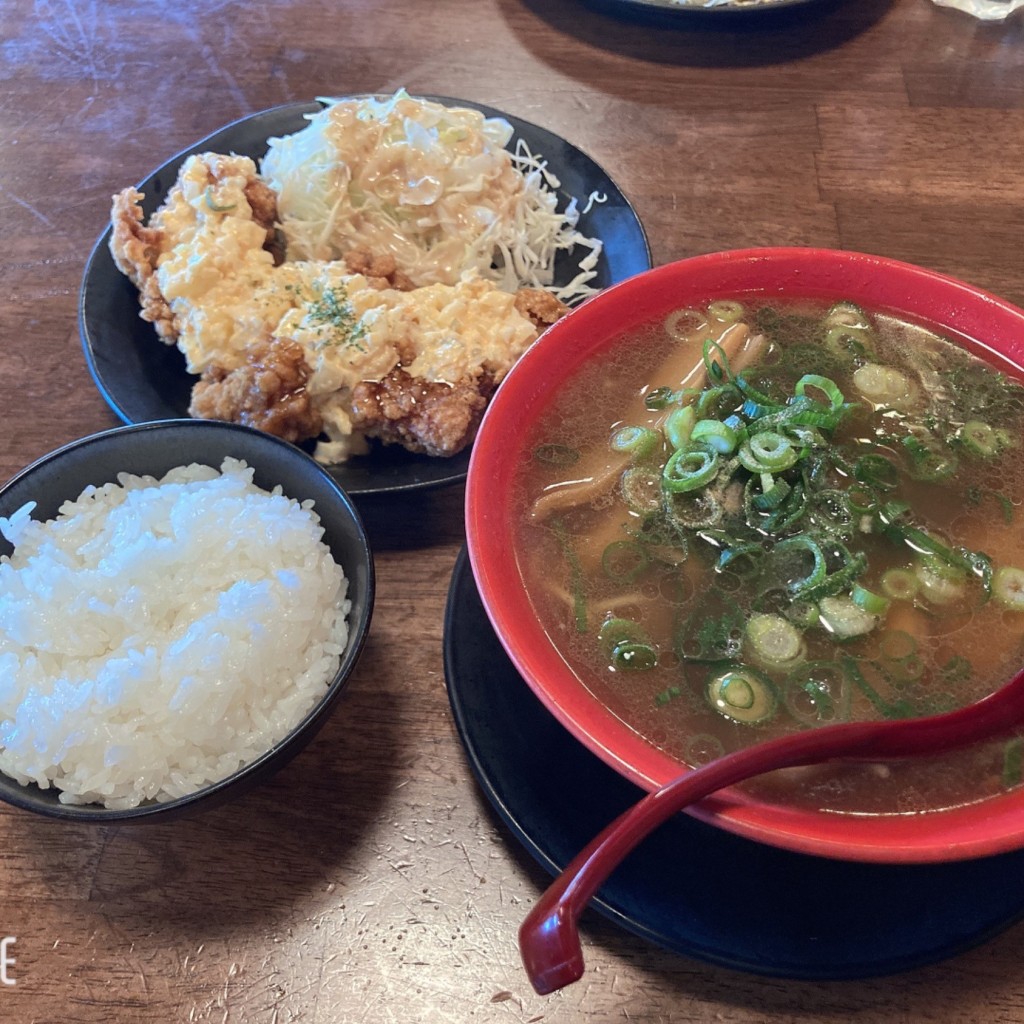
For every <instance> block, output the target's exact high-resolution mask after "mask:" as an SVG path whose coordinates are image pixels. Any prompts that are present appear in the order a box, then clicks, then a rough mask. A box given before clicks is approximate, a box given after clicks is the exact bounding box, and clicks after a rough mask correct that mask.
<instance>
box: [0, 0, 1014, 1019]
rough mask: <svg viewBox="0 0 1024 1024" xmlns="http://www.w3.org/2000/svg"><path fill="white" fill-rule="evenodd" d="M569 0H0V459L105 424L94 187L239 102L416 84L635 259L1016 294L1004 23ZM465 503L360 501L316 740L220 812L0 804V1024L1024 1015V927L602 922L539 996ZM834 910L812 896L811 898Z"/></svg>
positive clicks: (4, 466) (940, 14) (6, 470)
mask: <svg viewBox="0 0 1024 1024" xmlns="http://www.w3.org/2000/svg"><path fill="white" fill-rule="evenodd" d="M625 10H626V8H619V9H618V11H616V10H615V8H614V4H603V5H597V4H593V5H588V4H584V3H580V2H575V0H436V2H430V3H427V2H419V3H417V2H415V0H376V2H374V0H335V2H332V3H327V2H325V0H263V2H262V3H258V4H249V3H243V2H240V0H194V2H192V3H172V2H169V0H168V2H160V0H5V3H3V4H2V5H0V54H2V60H3V74H2V78H0V215H2V225H3V245H2V246H0V344H2V353H0V410H2V412H0V424H2V429H0V479H6V478H8V477H9V476H11V475H12V474H14V473H15V472H16V471H17V470H18V469H20V468H21V467H22V466H24V465H26V464H27V463H29V462H30V461H32V460H33V459H35V458H37V457H38V456H40V455H42V454H44V453H45V452H47V451H49V450H51V449H53V448H55V447H57V446H59V445H61V444H63V443H65V442H67V441H70V440H72V439H74V438H77V437H79V436H81V435H83V434H87V433H90V432H92V431H96V430H99V429H102V428H105V427H109V426H112V425H114V424H115V418H114V416H113V414H112V413H111V412H110V411H109V410H108V409H107V407H106V405H105V404H104V402H103V400H102V398H101V397H100V395H99V393H98V392H97V390H96V388H95V387H94V385H93V383H92V381H91V379H90V376H89V373H88V371H87V369H86V365H85V362H84V360H83V357H82V352H81V348H80V343H79V337H78V329H77V323H76V312H77V303H78V289H79V285H80V281H81V276H82V271H83V267H84V264H85V261H86V258H87V256H88V254H89V251H90V248H91V246H92V245H93V243H94V241H95V239H96V238H97V236H98V235H99V234H100V232H101V231H102V229H103V227H104V222H105V219H106V217H107V212H108V204H109V199H110V196H111V194H112V193H113V192H114V191H115V190H117V189H120V188H121V187H123V186H125V185H127V184H131V183H133V182H135V181H137V180H139V179H141V178H142V177H144V176H145V175H146V174H148V173H149V172H150V171H151V170H152V169H153V168H154V167H156V166H157V165H158V164H160V163H162V162H163V161H164V160H165V159H166V158H167V157H168V156H170V155H171V154H173V153H174V152H176V151H177V150H179V149H180V148H182V147H184V146H186V145H188V144H190V143H192V142H193V141H194V140H196V139H198V138H201V137H202V136H204V135H206V134H207V133H208V132H210V131H212V130H214V129H215V128H217V127H219V126H220V125H222V124H224V123H226V122H228V121H231V120H234V119H236V118H238V117H241V116H244V115H246V114H250V113H253V112H255V111H257V110H260V109H263V108H266V107H270V106H274V105H276V104H280V103H285V102H290V101H293V100H300V99H303V100H304V99H309V98H312V97H314V96H317V95H323V94H334V95H344V94H348V93H366V92H386V91H389V90H393V89H395V88H397V87H399V86H405V87H407V88H408V89H409V90H410V91H412V92H423V93H433V94H441V95H447V96H455V97H465V98H467V99H471V100H475V101H478V102H482V103H487V104H490V105H493V106H495V107H498V108H499V109H502V110H505V111H508V112H509V113H511V114H514V115H517V116H519V117H521V118H525V119H527V120H530V121H533V122H535V123H537V124H540V125H543V126H544V127H546V128H548V129H550V130H552V131H554V132H557V133H559V134H561V135H563V136H565V137H566V138H568V139H569V140H571V141H572V142H574V143H575V144H576V145H577V146H579V147H580V148H582V149H583V150H585V151H586V152H588V153H589V154H591V155H592V156H593V157H594V158H595V159H596V160H598V162H600V163H601V164H602V165H603V166H604V168H605V169H606V170H607V171H608V172H609V173H610V174H611V175H612V177H613V178H615V180H616V181H617V182H618V183H619V185H620V186H621V187H622V189H623V191H624V192H625V193H626V195H627V196H629V198H630V199H631V200H632V202H633V203H634V205H635V208H636V210H637V212H638V214H639V216H640V217H641V219H642V221H643V223H644V225H645V227H646V230H647V232H648V235H649V238H650V244H651V248H652V251H653V256H654V260H655V262H657V263H662V262H665V261H668V260H671V259H675V258H678V257H683V256H689V255H693V254H697V253H702V252H708V251H712V250H716V249H724V248H731V247H745V246H752V245H774V244H793V245H822V246H833V247H843V248H849V249H858V250H863V251H868V252H873V253H881V254H884V255H887V256H892V257H897V258H900V259H905V260H910V261H913V262H917V263H921V264H923V265H925V266H928V267H931V268H934V269H936V270H940V271H944V272H948V273H951V274H954V275H957V276H959V277H962V278H965V279H966V280H968V281H971V282H972V283H974V284H977V285H980V286H982V287H984V288H987V289H989V290H991V291H993V292H995V293H997V294H1000V295H1002V296H1004V297H1005V298H1007V299H1009V300H1011V301H1014V302H1016V303H1018V304H1022V303H1024V267H1022V264H1024V260H1022V238H1024V230H1022V229H1024V214H1022V210H1024V18H1021V17H1019V16H1018V17H1017V18H1016V19H1010V20H1009V21H1008V22H1007V23H1005V24H1003V25H994V24H987V25H986V24H982V23H978V22H975V21H973V20H972V19H970V18H969V17H967V16H965V15H963V14H960V13H958V12H955V11H950V10H947V9H942V8H937V7H934V6H933V5H932V4H931V3H930V2H929V0H848V2H829V0H823V2H822V3H819V4H810V5H806V6H802V7H799V8H794V9H793V12H792V13H791V14H790V15H788V16H786V17H781V18H779V17H776V18H768V17H765V18H759V19H754V18H750V19H747V20H744V21H742V22H740V21H737V20H736V19H730V20H725V19H722V18H708V19H705V20H694V19H692V18H687V19H684V18H680V17H677V18H675V19H674V20H673V21H666V20H661V21H650V20H647V19H641V18H629V17H627V16H625V14H624V13H623V12H624V11H625ZM462 498H463V493H462V489H461V488H459V487H453V488H450V489H447V490H441V491H436V492H433V493H429V494H427V495H425V496H423V497H421V498H417V499H415V500H413V501H411V502H410V501H403V502H401V503H393V502H392V503H389V502H387V501H377V502H364V503H363V506H364V513H365V515H366V518H367V521H368V525H369V528H370V533H371V539H372V541H373V544H374V547H375V552H376V557H377V569H378V575H379V590H378V603H377V608H376V614H375V618H374V623H373V631H372V636H371V638H370V640H369V642H368V645H367V647H366V651H365V654H364V656H363V658H362V660H361V662H360V664H359V666H358V668H357V671H356V674H355V677H354V679H353V682H352V685H351V689H350V691H349V694H348V696H347V699H346V700H345V701H344V702H343V704H342V706H341V708H340V710H339V711H338V713H337V715H336V716H335V717H334V718H333V719H332V721H331V722H330V723H329V724H328V726H327V727H326V728H325V729H324V731H323V732H322V733H321V735H320V736H319V737H318V739H317V740H316V741H315V742H314V744H313V745H312V746H311V747H310V748H308V749H307V750H306V751H305V752H304V753H303V754H301V755H300V756H299V757H298V758H297V759H296V760H295V761H294V762H292V764H291V765H290V766H289V767H288V768H286V769H285V770H284V771H283V772H282V773H281V774H280V775H279V776H277V777H276V778H275V779H274V780H272V781H271V782H269V783H268V784H266V785H264V786H262V787H261V788H259V789H257V790H255V791H253V792H251V793H250V794H249V795H247V796H245V797H244V798H242V799H240V800H239V801H237V802H235V803H233V804H231V805H229V806H225V807H222V808H220V809H216V810H213V811H210V812H208V813H207V814H205V815H200V816H198V817H196V818H194V819H192V820H187V821H180V822H173V823H169V824H167V825H160V826H152V827H124V828H117V827H108V828H92V827H88V828H87V827H69V826H66V825H61V824H57V823H54V822H51V821H47V820H40V819H37V818H35V817H33V816H31V815H30V814H28V813H25V812H20V811H16V810H13V809H7V810H3V811H0V936H11V937H15V938H16V943H15V944H14V945H13V946H11V947H10V952H11V954H12V955H13V956H15V958H16V964H15V965H14V966H13V967H12V968H11V969H10V974H11V976H12V979H13V980H14V982H15V984H13V985H7V986H3V987H0V1021H5V1022H6V1021H11V1022H17V1024H21V1022H25V1024H28V1022H40V1024H41V1022H60V1024H77V1022H83V1024H84V1022H89V1024H92V1022H97V1024H98V1022H104V1024H120V1022H125V1024H127V1022H141V1021H185V1022H213V1024H227V1022H261V1024H262V1022H266V1024H287V1022H293V1021H296V1022H298V1021H302V1022H308V1024H343V1022H352V1021H368V1022H370V1021H372V1022H400V1024H419V1022H424V1024H427V1022H431V1024H432V1022H469V1021H480V1022H491V1021H494V1022H538V1021H545V1022H548V1024H556V1022H558V1024H560V1022H571V1021H591V1020H593V1021H631V1022H651V1024H654V1022H669V1021H672V1022H709V1024H711V1022H714V1024H753V1022H758V1021H771V1022H777V1024H805V1022H815V1024H838V1022H846V1021H849V1020H857V1021H879V1022H893V1024H928V1022H940V1021H941V1022H946V1021H958V1022H967V1024H1002V1022H1024V967H1022V966H1021V957H1020V952H1019V951H1020V946H1021V943H1022V940H1024V932H1022V931H1021V928H1020V927H1016V928H1013V929H1011V930H1009V931H1006V932H1005V933H1003V934H1001V935H999V936H997V937H994V938H992V939H990V940H989V941H988V942H986V943H985V944H984V945H982V946H980V947H979V948H976V949H975V950H974V951H972V952H969V953H966V954H963V955H961V956H959V957H957V958H955V959H953V960H951V961H948V962H946V963H943V964H940V965H936V966H933V967H928V968H923V969H919V970H916V971H913V972H910V973H906V974H902V975H897V976H894V977H890V978H885V979H878V980H868V981H858V982H844V983H812V982H794V981H786V980H772V979H765V978H758V977H752V976H748V975H744V974H742V973H739V972H734V971H731V970H727V969H724V968H719V967H711V966H706V965H704V964H702V963H699V962H696V961H693V960H688V959H686V958H683V957H679V956H675V955H673V954H669V953H666V952H663V951H660V950H659V949H656V948H654V947H652V946H651V945H648V944H647V943H645V942H644V941H642V940H640V939H638V938H634V937H632V936H631V935H629V934H626V933H624V932H623V931H621V930H619V929H617V928H616V927H614V926H613V925H611V924H610V923H608V922H606V921H605V920H604V919H603V918H600V917H597V916H596V915H595V916H592V917H588V919H587V925H586V929H585V933H584V942H585V950H586V954H587V973H586V975H585V977H584V979H583V980H582V981H581V982H580V983H578V984H577V985H575V986H572V987H571V988H569V989H567V990H566V991H564V992H563V993H561V994H558V995H555V996H550V997H547V998H542V997H539V996H537V995H535V994H534V993H533V992H532V990H531V989H530V986H529V984H528V982H527V980H526V978H525V976H524V974H523V972H522V970H521V967H520V964H519V961H518V956H517V952H516V948H515V934H516V929H517V927H518V924H519V921H520V919H521V917H522V915H523V913H524V911H525V909H526V908H527V907H528V906H529V905H530V903H531V901H532V900H533V899H534V898H535V897H536V895H537V893H538V891H539V889H540V887H542V886H543V884H544V881H545V878H546V876H545V875H544V873H543V872H542V871H541V870H540V869H539V868H538V867H537V866H536V865H535V864H534V863H533V861H532V860H531V859H530V858H529V856H528V855H527V854H526V853H524V852H523V851H522V850H521V849H520V848H519V847H518V845H517V843H516V842H515V840H514V839H512V837H511V836H510V835H509V833H508V832H507V831H506V830H505V828H504V826H503V825H501V824H500V822H499V821H498V819H497V818H496V817H495V816H494V815H493V814H492V812H491V810H490V808H489V805H488V804H487V801H486V800H485V799H484V798H483V797H482V796H481V794H480V793H479V791H478V789H477V787H476V785H475V783H474V780H473V777H472V775H471V773H470V771H469V769H468V766H467V762H466V760H465V757H464V753H463V750H462V747H461V745H460V742H459V739H458V736H457V734H456V731H455V728H454V726H453V723H452V717H451V713H450V710H449V706H448V701H447V696H446V691H445V682H444V673H443V665H442V656H441V638H442V625H443V612H444V602H445V596H446V591H447V587H448V581H449V578H450V574H451V571H452V567H453V564H454V562H455V558H456V555H457V553H458V551H459V549H460V547H461V544H462V541H463V528H462ZM823 898H826V899H827V894H825V895H824V896H823Z"/></svg>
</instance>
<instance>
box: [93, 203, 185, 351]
mask: <svg viewBox="0 0 1024 1024" xmlns="http://www.w3.org/2000/svg"><path fill="white" fill-rule="evenodd" d="M141 200H142V193H141V192H138V191H136V190H135V189H134V188H126V189H122V190H121V191H120V192H118V193H117V195H115V196H114V197H113V203H112V207H111V211H110V222H111V226H112V229H113V231H112V234H111V236H110V255H111V256H113V258H114V263H115V265H116V266H117V269H118V270H120V271H121V273H122V274H124V275H125V276H127V277H128V278H129V280H130V281H131V282H132V284H134V285H135V287H136V288H138V290H139V304H140V305H141V306H142V312H141V313H140V316H141V317H142V319H143V320H148V321H149V322H150V323H151V324H152V325H153V326H154V327H155V328H156V333H157V336H158V337H159V338H160V339H161V340H162V341H163V342H164V343H165V344H168V345H173V344H174V341H175V339H176V338H177V336H178V332H177V329H176V328H175V326H174V314H172V313H171V308H170V306H168V305H167V301H166V300H165V299H164V297H163V294H162V293H161V291H160V286H159V284H158V283H157V279H156V259H157V256H159V255H160V247H161V243H162V240H163V234H162V232H161V231H160V230H159V229H157V228H148V227H146V226H145V224H144V223H143V219H142V206H141V205H140V202H141Z"/></svg>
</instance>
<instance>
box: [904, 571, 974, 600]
mask: <svg viewBox="0 0 1024 1024" xmlns="http://www.w3.org/2000/svg"><path fill="white" fill-rule="evenodd" d="M949 569H950V567H949V566H944V565H943V563H941V562H938V561H935V560H929V561H922V562H919V563H918V565H917V568H916V570H915V572H916V573H917V581H918V583H919V584H920V585H921V590H920V594H921V596H922V597H923V598H925V599H926V600H927V601H929V602H930V603H931V604H938V605H945V604H954V603H956V602H959V601H962V600H963V598H964V597H965V596H966V594H967V587H966V585H965V576H964V574H963V573H955V572H953V573H951V572H950V571H949Z"/></svg>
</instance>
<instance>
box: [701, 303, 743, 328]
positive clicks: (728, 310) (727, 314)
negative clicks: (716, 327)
mask: <svg viewBox="0 0 1024 1024" xmlns="http://www.w3.org/2000/svg"><path fill="white" fill-rule="evenodd" d="M745 313H746V310H745V309H744V308H743V306H742V305H740V303H738V302H732V301H730V300H728V299H723V300H721V301H719V302H712V303H711V304H710V305H709V306H708V316H710V317H713V318H714V319H715V320H717V321H718V322H719V323H722V324H735V323H738V322H739V321H740V320H742V319H743V317H744V315H745Z"/></svg>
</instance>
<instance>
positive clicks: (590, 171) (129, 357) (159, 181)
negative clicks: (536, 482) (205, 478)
mask: <svg viewBox="0 0 1024 1024" xmlns="http://www.w3.org/2000/svg"><path fill="white" fill-rule="evenodd" d="M424 98H425V99H430V100H436V101H438V102H440V103H444V104H446V105H448V106H462V107H470V108H472V109H475V110H479V111H481V112H482V113H483V114H484V115H485V116H487V117H501V118H504V119H505V120H506V121H507V122H508V123H509V124H510V125H511V126H512V128H513V131H514V133H515V134H514V136H513V140H512V142H513V143H514V142H515V141H516V140H518V139H521V140H522V141H523V142H525V143H526V145H527V146H528V147H529V149H530V151H531V152H532V153H534V154H535V155H539V156H542V157H543V158H544V159H545V160H546V162H547V166H548V169H549V170H550V171H551V173H552V174H554V175H555V176H556V177H557V178H558V180H559V182H560V185H559V188H558V190H557V193H558V195H559V209H563V208H564V207H565V205H566V204H567V203H568V202H569V201H570V199H571V198H573V197H576V198H577V199H578V200H579V202H580V209H581V213H580V218H579V224H578V229H579V231H580V232H581V233H582V234H583V235H584V236H586V237H592V238H599V239H601V241H602V242H603V243H604V249H603V251H602V253H601V256H600V259H599V260H598V263H597V266H596V268H595V270H596V277H595V278H594V279H593V280H592V281H591V282H590V284H591V285H592V286H593V287H596V288H606V287H608V286H609V285H611V284H616V283H617V282H619V281H622V280H625V279H626V278H627V277H632V276H633V275H634V274H637V273H640V272H641V271H644V270H648V269H649V268H650V266H651V256H650V250H649V248H648V245H647V238H646V236H645V234H644V230H643V227H642V226H641V224H640V221H639V219H638V218H637V216H636V213H635V212H634V211H633V208H632V206H630V204H629V201H628V200H627V199H626V197H625V196H624V195H623V194H622V192H621V191H620V190H619V188H618V186H617V185H616V184H615V182H614V181H612V180H611V178H610V177H609V176H608V175H607V174H606V173H605V171H604V170H602V168H601V167H599V166H598V164H596V163H595V162H594V161H593V160H592V159H591V158H590V157H589V156H587V155H586V154H585V153H583V152H581V151H580V150H578V149H577V148H576V147H575V146H573V145H572V144H571V143H569V142H567V141H566V140H565V139H563V138H561V137H559V136H558V135H555V134H554V133H553V132H549V131H547V130H546V129H544V128H540V127H538V126H537V125H534V124H530V123H529V122H527V121H522V120H520V119H519V118H516V117H512V116H510V115H508V114H505V113H502V112H501V111H499V110H495V109H494V108H493V107H487V106H484V105H483V104H480V103H472V102H469V101H467V100H456V99H449V98H446V97H443V96H428V97H424ZM323 107H324V104H323V103H319V102H314V103H290V104H288V105H286V106H281V107H274V108H272V109H270V110H265V111H262V112H261V113H258V114H253V115H251V116H250V117H245V118H242V119H241V120H240V121H235V122H234V123H232V124H229V125H227V126H226V127H224V128H221V129H220V130H219V131H216V132H214V133H213V134H212V135H209V136H207V137H206V138H205V139H202V140H201V141H199V142H197V143H195V144H194V145H192V146H190V147H189V148H188V149H186V150H184V151H182V152H181V153H179V154H178V155H177V156H175V157H173V158H171V159H170V160H168V161H167V163H165V164H164V165H163V166H161V167H159V168H158V169H157V170H155V171H154V172H153V173H152V174H150V175H149V177H147V178H146V179H145V180H144V181H142V182H140V183H139V184H138V186H137V187H138V189H139V191H140V192H142V193H143V194H144V196H145V198H144V200H143V202H142V210H143V213H144V214H145V216H146V218H147V219H148V218H149V217H150V216H151V215H152V214H153V213H154V211H155V210H156V209H157V208H158V207H159V206H160V204H161V203H162V202H163V201H164V198H165V197H166V195H167V193H168V191H169V190H170V188H171V186H172V185H173V184H174V182H175V180H176V178H177V175H178V170H179V168H180V167H181V165H182V164H183V163H184V162H185V160H186V158H187V157H189V156H191V155H192V154H194V153H203V152H208V151H214V152H221V153H236V154H238V155H240V156H248V157H251V158H252V159H253V160H256V161H257V162H258V161H259V160H260V158H262V157H263V155H264V154H265V153H266V151H267V140H268V139H270V138H274V137H277V136H281V135H289V134H293V133H294V132H297V131H300V130H301V129H302V128H304V127H305V126H306V124H307V117H308V116H309V115H311V114H315V113H317V112H318V111H320V110H322V109H323ZM592 193H599V194H601V195H603V196H604V197H605V199H604V201H603V202H595V203H593V204H590V205H589V208H588V209H585V207H587V198H588V197H589V196H590V195H591V194H592ZM110 236H111V230H110V228H109V227H108V228H107V230H106V231H105V232H104V233H103V234H102V235H101V236H100V238H99V240H98V241H97V243H96V246H95V248H94V249H93V251H92V254H91V255H90V257H89V261H88V263H87V265H86V268H85V275H84V278H83V281H82V291H81V296H80V301H79V317H78V325H79V332H80V334H81V338H82V346H83V348H84V351H85V358H86V361H87V363H88V365H89V371H90V372H91V373H92V376H93V380H94V381H95V382H96V386H97V387H98V388H99V390H100V393H101V394H102V395H103V397H104V399H105V400H106V401H107V404H108V405H109V406H110V407H111V408H112V409H113V410H114V412H115V413H117V415H118V416H119V417H120V418H121V419H122V420H123V421H124V422H125V423H142V422H145V421H147V420H158V419H174V418H178V417H183V416H187V415H188V405H189V398H190V394H191V390H192V385H193V383H194V381H195V377H193V376H192V375H191V374H189V373H188V372H187V370H186V369H185V360H184V357H183V356H182V354H181V353H180V352H179V351H178V350H177V349H176V348H174V347H173V346H167V345H163V344H161V343H160V341H159V340H158V338H157V336H156V332H155V331H154V329H153V326H152V325H151V324H149V323H146V322H145V321H144V320H142V319H140V317H139V300H138V294H137V291H136V289H135V286H134V285H133V284H132V283H131V282H130V281H129V280H128V278H126V277H125V276H124V275H123V274H122V273H121V272H120V271H119V270H118V269H117V267H116V266H115V265H114V261H113V258H112V257H111V255H110V248H109V246H110ZM576 258H577V259H578V258H579V254H577V257H576ZM577 270H578V268H577V267H576V265H575V263H574V262H573V259H572V255H571V254H570V253H564V252H563V253H559V255H558V258H557V259H556V262H555V281H556V283H559V284H568V283H569V281H571V280H572V278H573V277H575V276H576V273H577ZM468 468H469V451H468V450H467V451H464V452H461V453H460V454H458V455H455V456H453V457H452V458H450V459H442V458H432V457H430V456H427V455H418V454H414V453H412V452H408V451H406V450H405V449H403V448H400V447H397V446H375V447H374V449H373V450H372V451H371V453H370V454H369V455H366V456H360V457H355V458H352V459H349V460H348V461H347V462H345V463H341V464H338V465H334V466H331V467H329V470H330V472H331V474H332V476H333V477H334V479H335V480H336V481H337V482H338V483H339V484H341V486H342V487H344V488H345V490H346V491H348V492H349V493H350V494H353V495H366V494H382V493H389V492H395V491H398V492H401V491H408V490H414V489H421V488H427V487H434V486H439V485H443V484H449V483H455V482H457V481H460V480H463V479H465V476H466V471H467V470H468Z"/></svg>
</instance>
